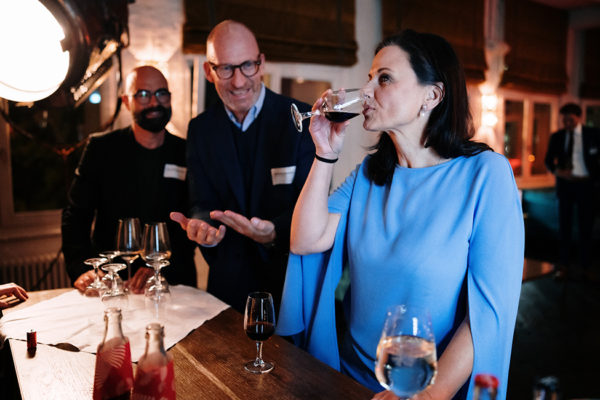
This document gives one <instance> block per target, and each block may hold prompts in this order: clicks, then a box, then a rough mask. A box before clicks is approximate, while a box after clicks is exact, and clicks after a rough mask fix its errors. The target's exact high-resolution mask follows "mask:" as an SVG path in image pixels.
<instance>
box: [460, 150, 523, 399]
mask: <svg viewBox="0 0 600 400" xmlns="http://www.w3.org/2000/svg"><path fill="white" fill-rule="evenodd" d="M482 159H483V161H484V162H483V163H481V165H479V168H481V169H482V172H483V173H480V174H478V178H477V179H476V180H475V185H478V186H480V187H479V188H475V192H476V193H478V201H477V204H476V209H475V213H474V217H473V218H474V219H473V230H472V233H471V238H470V246H469V258H468V272H467V291H468V307H469V309H468V313H469V320H470V325H471V334H472V337H473V347H474V360H473V371H472V375H471V380H470V382H469V395H468V397H469V398H471V396H472V393H473V389H474V377H475V375H476V374H478V373H491V374H494V375H496V376H497V377H498V379H499V380H500V386H499V388H498V390H499V391H498V398H499V399H503V398H505V397H506V387H507V381H508V370H509V365H510V354H511V348H512V339H513V332H514V327H515V321H516V317H517V308H518V303H519V296H520V292H521V280H522V275H523V255H524V226H523V215H522V208H521V201H520V196H519V192H518V190H517V186H516V184H515V181H514V177H513V174H512V169H511V167H510V165H509V163H508V161H507V160H506V159H505V158H504V157H503V156H500V155H498V154H496V153H491V152H490V153H489V155H486V156H485V157H482Z"/></svg>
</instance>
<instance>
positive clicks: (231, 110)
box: [172, 20, 315, 312]
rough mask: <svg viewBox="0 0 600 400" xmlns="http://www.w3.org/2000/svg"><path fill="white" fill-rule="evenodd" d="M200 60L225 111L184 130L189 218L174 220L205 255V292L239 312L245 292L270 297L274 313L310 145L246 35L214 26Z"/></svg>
mask: <svg viewBox="0 0 600 400" xmlns="http://www.w3.org/2000/svg"><path fill="white" fill-rule="evenodd" d="M206 58H207V61H206V62H205V63H204V73H205V76H206V79H207V80H208V81H209V82H212V83H214V85H215V88H216V91H217V93H218V95H219V98H220V100H221V101H220V102H218V103H217V104H216V105H214V106H213V107H211V108H209V109H208V110H206V111H205V112H203V113H202V114H200V115H198V116H197V117H196V118H194V119H192V120H191V122H190V124H189V128H188V160H187V161H188V167H189V169H190V188H191V190H190V192H191V193H190V194H191V199H192V207H193V213H192V215H191V216H190V218H189V219H188V218H187V217H185V216H184V215H183V214H181V213H174V214H173V215H172V218H173V220H175V221H177V222H179V223H180V224H181V227H182V228H183V229H185V230H186V231H187V235H188V237H189V238H190V239H191V240H194V241H195V242H197V243H198V244H200V246H201V247H200V249H201V251H202V254H203V255H204V258H205V259H206V261H207V263H208V265H209V275H208V287H207V290H208V292H210V293H212V294H214V295H215V296H216V297H218V298H220V299H221V300H223V301H225V302H226V303H228V304H230V305H231V306H232V307H233V308H235V309H237V310H238V311H241V312H243V309H244V305H245V302H246V297H247V295H248V293H249V292H251V291H256V290H261V291H269V292H271V293H272V294H273V297H274V301H275V304H276V308H278V307H279V301H280V299H281V292H282V288H283V281H284V278H285V269H286V265H287V256H288V253H289V241H290V239H289V232H290V222H291V216H292V211H293V208H294V205H295V202H296V199H297V197H298V195H299V193H300V190H301V188H302V186H303V184H304V181H305V180H306V177H307V175H308V171H309V169H310V166H311V164H312V161H313V158H314V154H315V150H314V145H313V144H312V141H311V139H310V136H309V135H307V134H300V133H298V131H297V130H296V128H295V127H294V125H293V122H292V118H291V115H290V106H291V104H292V102H294V100H293V99H290V98H286V97H283V96H280V95H278V94H275V93H274V92H272V91H270V90H269V89H267V88H266V87H265V86H264V84H263V83H262V76H263V74H264V63H265V56H264V54H262V53H261V52H260V50H259V47H258V43H257V41H256V38H255V36H254V34H253V33H252V32H251V31H250V30H249V29H248V28H247V27H246V26H245V25H243V24H241V23H239V22H235V21H231V20H227V21H223V22H221V23H219V24H218V25H217V26H215V28H214V29H213V30H212V31H211V33H210V34H209V36H208V38H207V43H206ZM296 104H298V105H299V106H300V108H301V111H306V110H308V109H309V106H308V105H306V104H302V103H297V102H296Z"/></svg>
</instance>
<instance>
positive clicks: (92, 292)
mask: <svg viewBox="0 0 600 400" xmlns="http://www.w3.org/2000/svg"><path fill="white" fill-rule="evenodd" d="M106 261H107V260H106V258H103V257H96V258H88V259H87V260H85V261H84V262H83V263H84V264H87V265H91V266H92V267H93V268H94V281H93V282H92V283H90V284H89V286H88V287H86V288H85V291H84V292H83V294H84V296H87V297H99V296H101V295H102V293H103V292H104V291H105V290H106V289H107V287H106V285H105V284H104V283H103V282H102V281H101V280H100V276H99V275H98V268H99V267H100V266H101V265H102V264H104V263H106Z"/></svg>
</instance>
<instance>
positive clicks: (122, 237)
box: [117, 218, 142, 281]
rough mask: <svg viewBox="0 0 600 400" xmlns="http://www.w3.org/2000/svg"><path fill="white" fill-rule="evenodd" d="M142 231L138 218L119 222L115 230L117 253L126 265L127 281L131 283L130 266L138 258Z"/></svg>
mask: <svg viewBox="0 0 600 400" xmlns="http://www.w3.org/2000/svg"><path fill="white" fill-rule="evenodd" d="M141 240H142V231H141V227H140V220H139V219H138V218H124V219H120V220H119V227H118V228H117V251H118V252H119V257H121V258H122V259H123V260H125V262H126V263H127V280H128V281H131V264H133V262H134V261H135V259H136V258H138V257H139V256H140V251H141V250H142V249H141Z"/></svg>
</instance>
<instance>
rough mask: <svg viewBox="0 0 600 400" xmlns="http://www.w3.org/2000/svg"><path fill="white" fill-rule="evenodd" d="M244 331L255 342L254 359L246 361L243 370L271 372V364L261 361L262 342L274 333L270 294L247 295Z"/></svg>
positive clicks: (273, 316) (258, 372)
mask: <svg viewBox="0 0 600 400" xmlns="http://www.w3.org/2000/svg"><path fill="white" fill-rule="evenodd" d="M244 330H245V331H246V335H248V337H249V338H250V339H252V340H255V341H256V358H255V359H254V360H251V361H248V362H247V363H246V364H245V365H244V368H245V369H246V371H248V372H252V373H253V374H265V373H267V372H271V370H272V369H273V364H271V363H269V362H266V361H264V360H263V359H262V344H263V341H265V340H267V339H268V338H270V337H271V335H273V333H274V332H275V308H274V307H273V297H272V296H271V293H267V292H253V293H250V294H249V295H248V299H246V309H245V312H244Z"/></svg>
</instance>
